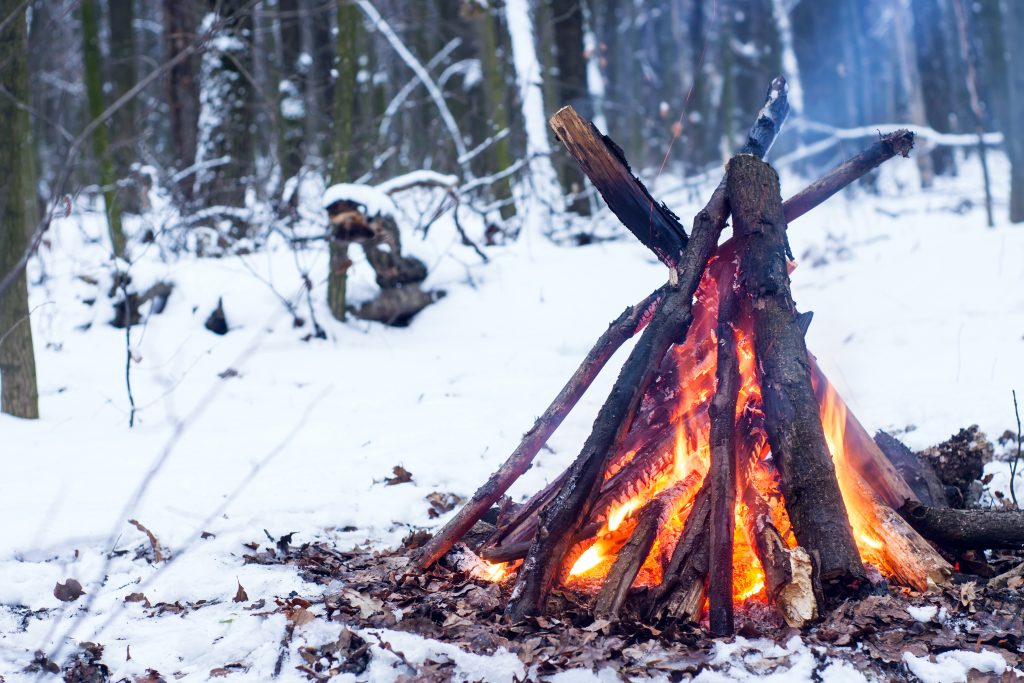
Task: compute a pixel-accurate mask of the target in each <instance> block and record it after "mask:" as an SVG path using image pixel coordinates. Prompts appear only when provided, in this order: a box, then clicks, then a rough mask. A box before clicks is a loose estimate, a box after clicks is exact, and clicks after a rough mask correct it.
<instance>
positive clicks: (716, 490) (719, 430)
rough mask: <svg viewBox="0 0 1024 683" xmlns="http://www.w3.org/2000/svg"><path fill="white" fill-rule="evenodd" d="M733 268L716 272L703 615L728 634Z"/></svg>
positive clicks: (734, 388)
mask: <svg viewBox="0 0 1024 683" xmlns="http://www.w3.org/2000/svg"><path fill="white" fill-rule="evenodd" d="M733 282H734V276H733V268H732V267H729V266H727V267H726V268H724V269H723V272H722V273H721V274H720V275H719V283H718V284H719V287H718V331H717V336H718V365H717V370H716V374H715V377H716V388H715V397H714V398H713V399H712V401H711V407H710V414H711V431H710V435H709V437H708V442H709V445H710V448H711V466H710V469H709V470H708V475H707V476H708V480H709V481H710V487H711V518H710V523H711V537H710V544H711V545H710V550H709V552H710V556H711V561H710V567H709V571H708V602H709V607H708V619H709V621H710V626H711V633H713V634H714V635H717V636H727V635H732V633H733V631H734V625H733V610H732V575H733V566H732V558H733V552H732V550H733V548H732V546H733V534H734V531H735V519H736V516H735V507H736V440H735V424H736V400H737V392H738V391H739V385H740V372H739V360H738V359H737V355H736V331H735V329H733V322H734V321H735V320H736V313H737V309H738V306H737V303H738V301H737V296H736V292H735V290H734V288H733Z"/></svg>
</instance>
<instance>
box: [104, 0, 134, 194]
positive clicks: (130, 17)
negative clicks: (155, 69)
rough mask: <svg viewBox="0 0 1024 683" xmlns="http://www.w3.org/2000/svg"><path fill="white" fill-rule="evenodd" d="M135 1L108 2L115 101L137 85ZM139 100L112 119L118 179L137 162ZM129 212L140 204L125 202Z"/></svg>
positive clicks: (113, 151) (128, 105) (111, 74)
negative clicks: (135, 150)
mask: <svg viewBox="0 0 1024 683" xmlns="http://www.w3.org/2000/svg"><path fill="white" fill-rule="evenodd" d="M133 5H134V3H133V2H132V0H120V1H114V0H108V2H107V25H108V27H109V30H110V81H111V84H112V85H113V86H114V87H113V91H112V93H111V99H112V100H115V99H117V98H118V97H120V96H121V95H123V94H124V93H126V92H127V91H128V90H130V89H131V87H132V86H133V85H135V80H136V78H135V41H134V37H135V28H134V26H133V24H134V22H135V11H134V7H133ZM135 109H136V107H135V101H134V100H131V101H129V102H128V103H126V104H125V105H124V106H123V107H121V109H119V110H118V111H117V112H116V113H115V114H114V116H113V117H112V118H111V121H110V127H111V131H112V132H113V136H112V138H113V139H112V144H111V155H112V157H113V160H114V175H115V177H117V179H118V180H123V179H125V178H127V177H128V176H129V173H130V171H131V166H132V162H134V161H135V153H134V146H135V141H136V139H137V138H138V130H137V129H136V118H135ZM122 204H123V205H124V206H129V207H131V208H129V209H128V210H129V211H132V210H137V209H138V206H139V202H138V201H132V200H131V199H130V198H129V199H128V201H127V202H122Z"/></svg>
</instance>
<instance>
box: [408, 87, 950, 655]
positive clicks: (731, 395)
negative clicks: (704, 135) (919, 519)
mask: <svg viewBox="0 0 1024 683" xmlns="http://www.w3.org/2000/svg"><path fill="white" fill-rule="evenodd" d="M787 113H788V102H787V97H786V84H785V81H784V80H783V79H781V78H779V79H776V80H775V81H774V82H773V83H772V85H771V87H770V88H769V91H768V96H767V100H766V103H765V105H764V107H763V108H762V110H761V111H760V112H759V114H758V117H757V120H756V122H755V124H754V126H753V127H752V128H751V131H750V133H749V136H748V141H747V144H746V145H745V146H744V148H743V149H742V150H741V151H740V153H739V154H737V155H736V156H734V157H733V158H732V159H731V160H730V161H729V163H728V165H727V167H726V173H725V178H724V179H723V181H722V183H721V184H720V185H719V187H718V188H717V189H716V191H715V192H714V194H713V195H712V197H711V199H710V201H709V202H708V204H707V206H706V207H705V208H704V209H703V210H702V211H701V212H700V213H698V214H697V216H696V217H695V219H694V221H693V227H692V230H691V232H690V233H689V235H687V233H686V232H685V231H684V230H683V228H682V226H681V225H680V224H679V222H678V220H677V219H676V217H675V216H674V215H673V214H672V212H671V211H669V210H668V208H667V207H665V206H664V205H660V204H658V203H656V202H655V201H654V200H653V198H651V196H650V194H649V193H648V192H647V190H646V188H644V186H643V185H642V184H641V183H640V181H639V180H637V179H636V178H635V177H634V176H633V175H632V173H631V172H630V170H629V167H628V165H627V164H626V162H625V160H624V159H623V156H622V152H621V150H620V149H619V148H618V147H617V146H616V145H615V144H614V142H612V141H611V140H609V139H608V138H607V137H604V136H602V135H601V134H600V133H599V132H598V131H597V130H596V129H595V128H594V127H593V126H592V125H591V124H590V123H589V122H587V121H585V120H584V119H582V118H581V117H579V116H578V115H577V114H576V112H575V111H573V110H572V109H571V108H568V107H567V108H565V109H563V110H561V111H559V112H558V113H557V114H556V115H555V116H554V117H553V118H552V120H551V125H552V127H553V129H554V131H555V134H556V135H557V136H558V138H559V139H560V140H561V141H562V143H563V144H564V145H565V146H566V148H567V150H568V151H569V153H570V154H571V155H572V156H573V157H574V158H575V159H576V161H577V162H578V163H579V165H580V167H581V168H582V169H583V171H584V172H585V173H586V174H587V175H588V177H589V178H590V179H591V180H592V182H593V183H594V185H595V186H596V187H597V189H598V190H599V191H600V192H601V195H602V196H603V197H604V199H605V201H606V202H607V203H608V205H609V206H610V208H611V209H612V210H613V212H614V213H615V214H616V216H617V217H618V218H619V219H620V220H621V221H622V222H623V224H624V225H626V227H627V228H629V229H630V231H631V232H633V234H634V235H636V236H637V237H638V238H639V239H640V240H641V241H642V242H643V243H644V244H645V245H646V246H648V247H649V248H651V249H652V250H653V251H654V253H655V254H657V255H658V257H659V258H660V259H661V260H662V261H663V262H664V263H665V265H666V266H668V268H669V281H668V283H667V284H666V285H664V286H663V287H661V288H659V289H658V290H656V291H655V292H653V293H652V294H651V295H650V296H649V297H647V298H646V299H645V300H644V301H642V302H640V303H639V304H637V305H635V306H632V307H630V308H628V309H626V311H625V312H624V313H623V314H622V315H621V316H620V317H619V318H618V319H616V320H615V321H614V322H613V323H612V324H611V325H610V327H609V329H608V331H607V332H605V334H604V335H602V337H601V338H600V339H599V340H598V342H597V344H596V345H595V347H594V348H593V349H592V350H591V352H590V354H589V355H588V357H587V358H586V359H585V360H584V362H583V364H582V365H581V366H580V368H579V370H577V372H576V374H575V375H573V377H572V378H571V379H570V380H569V382H568V383H567V384H566V386H565V388H564V389H563V390H562V392H561V393H560V394H559V396H558V397H557V398H556V399H555V401H554V402H553V403H552V405H551V406H550V407H549V408H548V410H547V411H546V412H545V413H544V415H542V416H541V417H540V418H539V419H538V421H537V424H535V425H534V427H533V429H531V430H530V431H529V432H528V433H527V434H526V436H525V438H524V440H523V442H522V443H521V445H520V446H519V448H518V449H517V450H516V451H515V452H514V453H513V454H512V456H511V457H510V458H509V460H508V461H507V462H506V463H505V464H504V465H503V466H502V467H501V468H500V469H499V470H498V471H497V472H495V473H494V475H492V477H491V478H490V480H489V481H488V482H486V483H485V484H484V486H482V487H481V489H480V490H479V491H478V492H477V493H476V495H474V496H473V498H472V499H471V500H470V501H469V503H467V505H466V506H465V507H464V508H463V509H462V510H460V512H459V513H458V514H457V515H456V516H455V517H454V518H453V519H452V520H451V521H450V522H449V523H448V524H447V525H446V526H445V527H444V528H443V529H442V530H441V531H440V532H439V533H438V534H436V535H435V536H434V537H433V538H432V539H431V541H430V542H429V543H428V544H427V545H426V546H425V547H424V548H423V549H422V550H421V554H420V555H419V558H418V564H419V566H420V567H422V568H426V567H429V566H430V565H431V564H433V563H434V562H436V561H438V560H439V559H440V558H441V557H442V556H444V555H445V554H446V553H448V552H449V551H450V550H452V548H453V547H454V546H455V545H456V544H457V543H460V542H461V543H463V544H464V545H465V548H466V549H468V550H470V551H472V553H473V554H475V555H476V556H478V557H479V558H480V559H481V562H480V564H479V565H478V566H477V569H476V571H477V573H478V574H479V575H480V576H481V577H483V578H486V579H487V580H491V581H501V582H506V581H507V582H509V583H510V584H511V583H512V582H513V581H514V588H513V589H512V591H511V595H510V597H509V599H508V605H507V609H506V614H507V616H508V617H510V618H511V619H512V620H514V621H518V620H521V619H523V618H526V617H529V616H536V615H540V614H543V613H544V612H545V610H546V609H547V601H548V597H549V595H550V593H551V591H552V589H553V588H554V587H556V586H562V587H563V588H565V589H569V590H572V591H576V592H578V593H580V594H583V595H586V596H589V599H590V600H591V603H590V604H591V610H592V612H593V615H594V617H595V618H597V619H607V620H614V619H616V618H619V616H620V615H621V614H622V613H623V612H624V611H625V610H629V611H630V612H631V613H632V614H634V615H639V616H640V617H641V618H642V619H645V620H648V621H650V622H652V623H656V622H659V621H660V620H663V619H686V620H689V621H694V622H698V621H700V620H701V618H702V616H703V615H704V614H705V613H706V614H707V616H708V623H709V628H710V630H711V632H712V633H714V634H718V635H724V634H729V633H732V632H733V630H734V610H735V609H737V608H739V607H742V606H746V605H750V604H754V603H760V604H766V605H769V606H771V607H772V608H773V609H774V610H776V611H777V612H778V614H779V615H780V616H781V618H782V619H784V620H785V622H786V623H787V624H789V625H791V626H797V627H799V626H803V625H805V624H806V623H808V622H810V621H812V620H814V619H815V618H817V617H818V616H819V615H820V614H821V613H822V611H823V610H825V609H826V608H827V607H828V606H829V605H830V604H831V603H832V602H833V601H834V600H836V599H841V598H844V597H847V596H850V595H853V594H855V593H857V592H863V591H867V590H871V589H877V588H878V587H879V586H884V585H885V584H886V583H889V584H893V585H899V586H905V587H908V588H911V589H913V590H916V591H924V590H927V589H928V588H929V587H930V586H932V585H935V584H941V583H943V582H945V581H946V580H947V579H948V578H949V576H950V574H951V571H952V567H951V566H950V564H949V563H948V562H947V561H946V560H945V559H944V558H943V556H942V555H941V554H940V553H939V552H938V551H937V550H936V549H935V548H934V547H933V546H932V545H931V544H930V543H929V542H928V541H927V540H925V538H923V537H922V536H921V535H920V533H919V532H918V531H917V530H915V528H914V526H912V525H911V523H909V522H908V521H907V519H906V518H905V516H904V515H906V511H907V510H910V509H919V506H920V503H921V499H920V497H919V496H918V495H917V494H916V493H915V491H914V490H912V488H911V487H910V485H908V483H907V481H906V480H905V479H904V477H903V475H902V474H901V473H900V472H899V471H897V469H896V467H895V466H894V465H893V463H892V462H890V460H889V459H888V458H887V456H886V455H885V454H884V453H883V452H882V450H881V449H880V448H879V447H878V446H877V445H876V443H875V441H874V440H873V439H872V438H871V437H870V435H869V434H868V432H867V431H866V430H865V429H864V427H863V426H862V425H861V424H860V422H858V420H857V419H856V417H854V415H853V414H852V413H851V412H850V411H849V410H848V408H847V406H846V404H845V403H844V402H843V400H842V399H841V398H840V396H839V395H838V393H837V392H836V390H835V388H834V387H833V386H832V385H831V384H830V383H829V381H828V379H827V378H826V377H825V375H824V374H823V373H822V371H821V369H820V368H819V367H818V365H817V363H816V361H815V359H814V357H813V355H811V354H810V353H809V352H808V350H807V347H806V344H805V341H804V336H805V333H806V331H807V325H808V324H809V323H810V314H809V313H803V314H801V313H798V311H797V310H796V307H795V304H794V302H793V299H792V296H791V293H790V288H789V273H790V271H791V270H792V267H793V258H792V255H791V254H790V253H789V245H788V241H787V238H786V230H787V225H788V224H789V223H791V222H793V221H795V220H796V219H797V218H799V217H801V216H803V215H804V214H806V213H807V212H808V211H810V210H811V209H812V208H814V207H815V206H817V205H819V204H820V203H821V202H823V201H825V200H826V199H827V198H828V197H830V196H832V195H833V194H835V193H836V192H838V191H839V190H840V189H842V188H843V187H845V186H846V185H848V184H849V183H851V182H852V181H853V180H855V179H857V178H859V177H860V176H862V175H864V174H865V173H867V172H868V171H870V170H871V169H873V168H876V167H877V166H878V165H880V164H881V163H883V162H884V161H886V160H888V159H890V158H892V157H894V156H897V155H900V156H904V157H905V156H907V155H908V154H909V151H910V149H911V147H912V145H913V136H912V134H911V133H909V132H908V131H903V130H901V131H896V132H893V133H890V134H888V135H884V136H882V137H881V138H880V139H879V140H878V141H877V142H876V143H875V144H874V145H873V146H872V147H870V148H869V149H867V150H865V151H864V152H862V153H861V154H859V155H857V156H856V157H854V158H852V159H850V160H849V161H847V162H846V163H844V164H842V165H841V166H839V167H837V168H836V169H834V170H833V171H832V172H830V173H829V174H828V175H826V176H825V177H824V178H822V179H821V180H819V181H817V182H815V183H813V184H812V185H811V186H809V187H808V188H806V189H805V190H803V191H801V192H800V193H798V194H797V195H795V196H794V197H792V198H791V199H789V200H788V201H786V202H783V201H782V198H781V195H780V188H779V181H778V176H777V175H776V174H775V172H774V170H772V168H771V167H770V166H769V165H768V164H767V163H765V162H764V161H762V160H761V159H762V157H763V156H764V155H765V153H766V152H767V151H768V149H769V148H770V147H771V144H772V142H773V141H774V139H775V137H776V136H777V134H778V132H779V129H780V127H781V125H782V123H783V121H784V120H785V117H786V115H787ZM730 215H731V216H732V228H733V236H732V237H731V238H730V239H728V240H726V241H724V242H721V243H720V237H721V233H722V231H723V228H724V227H725V225H726V220H727V218H728V217H729V216H730ZM641 331H642V335H641V337H640V339H639V341H638V343H637V345H636V346H635V348H634V350H633V351H632V353H631V354H630V355H629V357H628V359H627V360H626V362H625V364H624V366H623V368H622V370H621V372H620V374H619V377H618V380H617V381H616V383H615V385H614V387H613V389H612V391H611V393H610V395H609V397H608V399H607V401H606V402H605V404H604V405H603V407H602V409H601V411H600V412H599V414H598V416H597V418H596V420H595V422H594V427H593V431H592V432H591V435H590V437H589V438H588V439H587V441H586V443H585V444H584V446H583V449H582V451H581V453H580V455H579V456H578V458H577V459H576V460H575V461H574V462H573V464H572V465H571V466H570V467H569V468H568V469H567V470H566V471H565V472H563V473H562V474H561V475H560V476H559V477H557V478H555V479H554V480H553V481H552V482H551V483H550V484H549V485H548V486H547V487H545V488H544V489H543V490H541V491H539V492H537V493H536V494H535V495H533V496H532V497H531V498H530V499H529V500H528V501H526V502H525V503H523V504H521V505H518V504H515V503H513V502H512V501H511V500H510V499H508V498H507V497H503V496H504V494H505V492H506V491H507V490H508V488H509V486H510V485H511V484H512V483H513V482H514V481H515V480H516V479H517V478H518V477H519V476H520V475H521V474H522V473H523V472H524V471H525V470H526V469H527V468H528V467H529V466H530V463H531V462H532V460H533V458H534V457H535V455H536V454H537V452H538V451H539V449H540V448H541V446H542V445H543V444H544V443H545V442H546V440H547V439H548V437H549V436H550V435H551V433H552V432H553V431H554V429H555V428H556V427H557V426H558V425H559V424H560V423H561V421H562V420H563V419H564V417H565V416H566V415H567V414H568V412H569V411H570V410H571V409H572V408H573V406H574V405H575V403H576V401H577V400H578V399H579V397H580V396H581V395H582V394H583V392H584V391H585V390H586V388H587V387H588V386H589V385H590V383H591V382H592V381H593V378H594V377H595V376H596V374H597V373H598V372H599V371H600V370H601V369H602V367H603V366H604V365H605V363H606V362H607V360H608V359H609V358H610V357H611V355H612V354H613V353H614V351H615V350H616V349H617V348H618V347H619V346H621V345H622V344H623V343H624V342H625V341H626V340H627V339H628V338H629V337H631V336H633V335H634V334H637V333H640V332H641ZM901 512H903V513H904V514H901ZM908 517H909V516H908ZM461 547H462V546H460V548H461Z"/></svg>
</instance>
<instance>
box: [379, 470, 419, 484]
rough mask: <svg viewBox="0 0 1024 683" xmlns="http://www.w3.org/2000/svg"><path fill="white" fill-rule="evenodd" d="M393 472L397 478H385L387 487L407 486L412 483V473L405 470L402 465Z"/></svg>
mask: <svg viewBox="0 0 1024 683" xmlns="http://www.w3.org/2000/svg"><path fill="white" fill-rule="evenodd" d="M391 471H392V472H393V473H394V475H395V476H393V477H385V478H384V484H385V485H387V486H395V485H397V484H407V483H409V482H411V481H412V472H410V471H409V470H407V469H405V468H404V467H402V466H401V465H395V466H394V467H393V468H391Z"/></svg>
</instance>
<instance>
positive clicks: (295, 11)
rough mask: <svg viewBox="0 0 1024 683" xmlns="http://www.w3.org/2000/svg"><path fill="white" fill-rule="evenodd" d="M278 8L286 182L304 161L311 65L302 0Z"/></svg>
mask: <svg viewBox="0 0 1024 683" xmlns="http://www.w3.org/2000/svg"><path fill="white" fill-rule="evenodd" d="M278 9H279V11H280V13H281V19H280V20H279V22H278V25H279V26H280V30H281V74H280V76H281V80H280V83H279V84H278V98H279V99H278V116H279V118H278V124H277V125H278V136H277V160H278V163H279V164H280V165H281V182H282V184H283V183H285V182H286V181H287V180H288V179H289V178H292V177H294V176H295V174H297V173H298V172H299V169H300V168H302V164H303V162H304V161H305V151H306V149H305V144H306V115H307V109H306V107H307V100H306V90H307V86H306V71H307V69H308V67H306V66H304V65H303V64H302V63H301V59H302V57H303V49H302V25H301V23H300V17H299V15H300V5H299V0H279V2H278ZM285 199H286V200H287V197H286V198H285Z"/></svg>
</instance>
